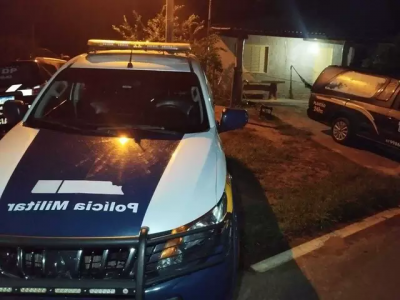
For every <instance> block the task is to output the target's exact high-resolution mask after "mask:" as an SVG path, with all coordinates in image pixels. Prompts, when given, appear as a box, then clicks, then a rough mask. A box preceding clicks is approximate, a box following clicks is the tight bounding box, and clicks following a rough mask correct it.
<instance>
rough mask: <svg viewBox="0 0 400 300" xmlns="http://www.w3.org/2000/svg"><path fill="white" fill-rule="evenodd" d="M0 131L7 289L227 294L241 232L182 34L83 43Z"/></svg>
mask: <svg viewBox="0 0 400 300" xmlns="http://www.w3.org/2000/svg"><path fill="white" fill-rule="evenodd" d="M88 45H89V51H88V53H86V54H83V55H80V56H78V57H75V58H74V59H72V60H70V61H69V62H68V63H67V64H65V65H64V66H63V67H62V68H61V69H60V70H59V71H58V72H57V73H56V74H55V75H54V76H53V77H52V78H51V80H50V81H49V82H48V83H47V84H46V86H45V87H44V88H43V89H42V91H41V92H40V93H39V95H38V96H37V97H36V99H35V101H34V102H33V104H32V106H31V107H30V108H28V107H27V106H26V104H25V103H24V102H23V101H18V99H17V100H11V101H7V102H6V103H5V105H4V113H5V115H6V117H7V118H8V120H9V122H11V123H12V124H13V125H15V126H14V127H13V128H12V130H11V131H10V132H9V133H8V134H7V135H6V136H5V137H4V138H3V139H2V140H1V141H0V170H1V173H0V294H1V297H2V299H15V297H16V296H18V297H23V296H26V297H27V298H29V299H35V298H38V299H39V298H40V299H43V298H47V297H49V298H55V297H56V296H61V297H64V298H65V297H67V298H74V299H76V298H78V299H79V298H82V297H85V298H87V297H89V298H92V299H97V298H104V297H106V298H113V299H115V298H120V297H122V298H129V299H136V300H142V299H147V300H152V299H160V300H161V299H162V300H178V299H179V300H184V299H192V300H193V299H199V300H200V299H201V300H205V299H209V300H210V299H216V300H222V299H231V298H232V290H233V289H234V286H235V274H236V267H237V261H238V229H237V217H236V213H235V205H234V201H233V196H232V186H231V177H230V175H229V174H228V172H227V165H226V160H225V155H224V152H223V150H222V147H221V142H220V139H219V133H220V132H224V131H228V130H233V129H237V128H242V127H244V126H245V124H246V123H247V119H248V116H247V113H246V111H243V110H234V109H225V111H224V112H223V114H222V118H221V120H220V121H218V122H217V121H215V116H214V108H213V103H212V95H211V92H210V87H209V85H208V82H207V79H206V76H205V74H204V72H203V70H202V68H201V66H200V64H199V62H198V61H197V60H196V58H195V57H193V56H192V55H190V54H189V51H190V45H186V44H160V43H146V42H144V43H143V42H123V41H105V40H90V41H89V43H88Z"/></svg>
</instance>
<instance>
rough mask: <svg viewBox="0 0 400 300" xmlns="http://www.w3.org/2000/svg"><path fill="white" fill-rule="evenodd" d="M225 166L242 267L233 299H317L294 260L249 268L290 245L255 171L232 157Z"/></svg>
mask: <svg viewBox="0 0 400 300" xmlns="http://www.w3.org/2000/svg"><path fill="white" fill-rule="evenodd" d="M228 168H229V172H230V173H231V175H232V177H233V185H234V197H235V205H236V207H237V211H238V220H239V227H240V228H239V230H240V239H241V241H240V243H241V252H240V254H241V255H240V256H241V258H240V260H241V264H240V265H241V271H240V276H239V279H238V291H237V295H236V298H235V299H237V300H245V299H252V300H261V299H263V300H264V299H283V300H285V299H318V296H317V294H316V292H315V290H314V288H313V287H312V285H311V283H310V282H309V281H308V279H307V278H306V277H305V275H304V274H303V273H302V271H301V270H300V268H299V267H298V266H297V264H296V263H295V262H294V261H292V262H290V263H287V264H286V265H284V266H282V267H280V268H278V269H276V270H273V271H270V272H267V273H263V274H256V273H251V272H249V271H248V270H249V267H250V265H251V264H253V263H256V262H259V261H261V260H263V259H265V258H267V257H270V256H273V255H276V254H278V253H280V252H282V251H285V250H288V249H290V247H289V244H288V242H287V241H286V239H285V237H284V236H283V234H282V232H281V230H280V228H279V225H278V221H277V219H276V217H275V215H274V212H273V210H272V208H271V206H270V204H269V202H268V199H267V197H266V196H265V193H264V190H263V188H262V187H261V185H260V183H259V181H258V180H257V178H256V177H255V176H254V174H253V173H252V172H251V171H250V170H249V169H247V168H246V166H244V165H243V164H242V163H241V162H240V161H238V160H236V159H233V158H228Z"/></svg>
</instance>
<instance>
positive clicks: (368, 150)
mask: <svg viewBox="0 0 400 300" xmlns="http://www.w3.org/2000/svg"><path fill="white" fill-rule="evenodd" d="M277 103H279V102H277ZM268 105H271V106H272V107H273V114H274V115H275V116H277V117H279V119H281V120H283V121H284V122H285V123H287V124H290V125H292V126H294V127H296V128H299V129H304V130H307V131H309V132H311V133H312V139H313V140H314V141H316V142H317V143H319V144H321V145H322V146H324V147H326V148H329V149H331V150H332V151H334V152H336V153H339V154H341V155H343V156H345V157H346V158H347V159H349V160H351V161H353V162H355V163H356V164H358V165H360V166H363V167H366V168H369V169H373V170H375V171H378V172H381V173H383V174H387V175H397V176H400V155H399V154H395V153H393V151H388V150H387V149H383V148H380V147H378V146H377V145H375V144H374V143H371V142H367V141H359V143H358V144H357V147H355V146H353V147H347V146H342V145H339V144H338V143H335V142H334V141H333V139H332V138H331V136H330V128H329V127H328V126H325V125H323V124H320V123H318V122H315V121H313V120H310V119H309V118H308V117H307V113H306V109H307V103H304V102H300V103H299V105H276V103H271V104H268Z"/></svg>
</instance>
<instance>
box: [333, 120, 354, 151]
mask: <svg viewBox="0 0 400 300" xmlns="http://www.w3.org/2000/svg"><path fill="white" fill-rule="evenodd" d="M332 138H333V140H334V141H335V142H337V143H339V144H342V145H349V144H350V143H351V141H352V138H353V128H352V126H351V123H350V121H349V119H347V118H337V119H335V120H334V121H333V122H332Z"/></svg>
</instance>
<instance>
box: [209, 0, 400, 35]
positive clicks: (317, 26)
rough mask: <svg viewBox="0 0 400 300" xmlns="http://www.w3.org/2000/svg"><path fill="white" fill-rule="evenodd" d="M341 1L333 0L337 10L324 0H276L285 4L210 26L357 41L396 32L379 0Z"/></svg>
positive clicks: (223, 31) (226, 32)
mask: <svg viewBox="0 0 400 300" xmlns="http://www.w3.org/2000/svg"><path fill="white" fill-rule="evenodd" d="M340 1H341V2H343V9H338V8H339V7H342V6H341V5H340V3H339V2H340ZM340 1H339V2H337V1H336V3H335V5H336V6H337V9H331V8H330V7H329V5H328V4H326V3H325V2H324V1H314V3H313V4H312V5H306V4H305V3H303V4H302V5H288V4H287V3H286V4H285V2H287V1H278V2H282V5H283V6H284V9H283V10H281V11H274V10H266V11H262V9H259V11H258V12H257V11H252V14H247V15H245V16H244V17H243V18H241V19H240V20H234V22H232V21H225V22H220V23H213V27H214V28H215V29H217V31H219V32H220V33H221V34H223V35H228V36H238V35H240V34H242V35H266V36H281V37H294V38H306V39H308V38H318V39H329V40H349V41H356V42H357V41H362V42H364V41H371V42H385V41H391V39H392V38H393V37H394V36H395V35H396V34H397V33H399V29H398V25H397V23H396V22H395V20H397V18H394V17H393V16H392V15H393V12H392V11H390V9H388V8H387V7H385V6H384V5H380V4H379V0H371V1H369V2H368V5H361V4H359V5H355V6H354V3H352V4H351V5H350V4H349V5H348V6H347V5H346V2H347V0H340ZM290 2H292V1H290ZM304 2H305V1H304ZM353 2H354V1H353ZM370 2H371V3H370ZM372 2H374V3H375V4H373V3H372ZM253 10H254V9H253ZM339 11H340V13H339ZM247 16H251V17H247ZM396 17H397V14H396Z"/></svg>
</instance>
